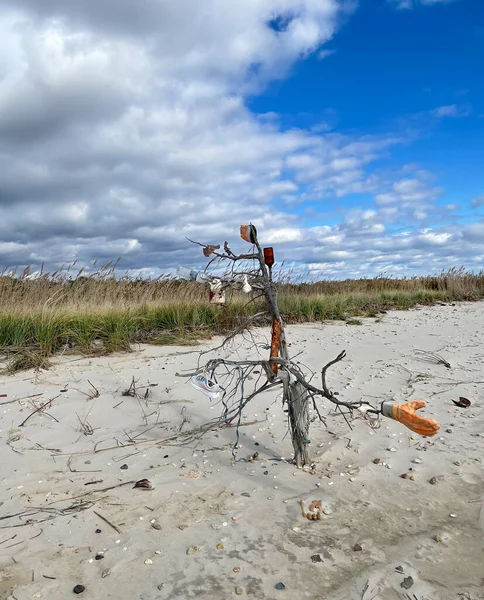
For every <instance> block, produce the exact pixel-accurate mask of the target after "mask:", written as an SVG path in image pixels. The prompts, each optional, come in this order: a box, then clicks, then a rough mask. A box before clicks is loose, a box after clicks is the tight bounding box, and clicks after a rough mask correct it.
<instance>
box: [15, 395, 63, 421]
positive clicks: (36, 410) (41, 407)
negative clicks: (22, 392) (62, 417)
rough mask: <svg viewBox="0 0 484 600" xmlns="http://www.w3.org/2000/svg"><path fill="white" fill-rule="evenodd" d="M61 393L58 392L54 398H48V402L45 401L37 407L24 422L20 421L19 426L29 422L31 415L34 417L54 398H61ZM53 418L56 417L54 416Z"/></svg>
mask: <svg viewBox="0 0 484 600" xmlns="http://www.w3.org/2000/svg"><path fill="white" fill-rule="evenodd" d="M60 395H61V394H57V396H54V398H51V399H50V400H48V401H47V402H44V404H42V405H41V406H39V408H36V409H35V410H34V412H33V413H31V414H30V415H29V416H28V417H27V418H26V419H25V420H24V421H22V423H20V425H19V427H23V426H24V425H25V423H27V421H28V420H29V419H30V417H33V416H34V415H35V414H37V413H38V412H40V411H41V410H42V409H43V408H45V407H46V406H48V405H49V404H50V403H51V402H54V400H57V398H59V396H60ZM52 418H54V417H52ZM56 420H57V419H56Z"/></svg>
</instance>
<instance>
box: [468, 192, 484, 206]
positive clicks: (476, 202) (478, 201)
mask: <svg viewBox="0 0 484 600" xmlns="http://www.w3.org/2000/svg"><path fill="white" fill-rule="evenodd" d="M471 206H472V208H479V206H484V194H479V196H476V197H475V198H474V199H473V200H472V201H471Z"/></svg>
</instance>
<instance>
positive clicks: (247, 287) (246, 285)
mask: <svg viewBox="0 0 484 600" xmlns="http://www.w3.org/2000/svg"><path fill="white" fill-rule="evenodd" d="M242 289H243V291H244V292H245V293H246V294H250V292H251V291H252V286H251V285H250V283H249V282H248V281H247V275H244V285H243V286H242Z"/></svg>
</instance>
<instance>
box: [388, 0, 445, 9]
mask: <svg viewBox="0 0 484 600" xmlns="http://www.w3.org/2000/svg"><path fill="white" fill-rule="evenodd" d="M455 1H456V0H387V2H388V4H390V5H391V6H393V7H395V8H396V9H398V10H409V9H411V8H415V7H417V6H419V5H421V6H434V5H437V4H450V3H451V2H455Z"/></svg>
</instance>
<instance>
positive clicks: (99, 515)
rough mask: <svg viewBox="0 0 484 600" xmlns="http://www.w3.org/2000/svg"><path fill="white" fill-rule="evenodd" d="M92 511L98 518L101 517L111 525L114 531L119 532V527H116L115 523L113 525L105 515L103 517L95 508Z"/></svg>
mask: <svg viewBox="0 0 484 600" xmlns="http://www.w3.org/2000/svg"><path fill="white" fill-rule="evenodd" d="M92 512H93V513H94V514H95V515H97V516H98V517H99V518H100V519H102V520H103V521H104V522H105V523H107V524H108V525H109V526H110V527H112V528H113V529H114V531H117V532H118V533H121V529H119V527H116V525H113V523H111V521H108V519H106V517H103V516H102V515H101V514H99V513H98V512H97V511H96V510H93V511H92Z"/></svg>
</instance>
